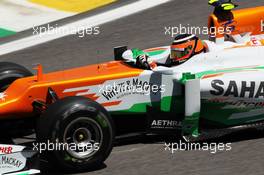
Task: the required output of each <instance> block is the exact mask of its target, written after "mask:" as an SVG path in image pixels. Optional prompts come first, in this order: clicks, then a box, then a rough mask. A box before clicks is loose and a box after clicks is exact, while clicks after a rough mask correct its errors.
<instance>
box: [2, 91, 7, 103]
mask: <svg viewBox="0 0 264 175" xmlns="http://www.w3.org/2000/svg"><path fill="white" fill-rule="evenodd" d="M6 97H7V95H6V93H5V92H2V93H0V99H1V101H5V98H6Z"/></svg>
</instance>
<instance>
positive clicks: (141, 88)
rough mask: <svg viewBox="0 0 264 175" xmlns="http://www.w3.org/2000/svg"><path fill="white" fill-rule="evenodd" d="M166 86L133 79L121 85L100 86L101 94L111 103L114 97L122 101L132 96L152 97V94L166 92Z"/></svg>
mask: <svg viewBox="0 0 264 175" xmlns="http://www.w3.org/2000/svg"><path fill="white" fill-rule="evenodd" d="M164 86H165V85H157V84H152V83H149V82H148V81H144V80H139V79H138V78H133V79H130V80H126V81H123V82H120V83H116V82H114V84H108V85H104V86H100V90H99V93H101V94H102V96H103V97H105V99H106V100H108V101H109V100H111V99H113V98H114V97H116V98H117V99H120V98H122V97H124V96H127V95H132V94H133V95H134V94H139V95H150V93H154V94H156V93H158V92H164V91H165V88H164Z"/></svg>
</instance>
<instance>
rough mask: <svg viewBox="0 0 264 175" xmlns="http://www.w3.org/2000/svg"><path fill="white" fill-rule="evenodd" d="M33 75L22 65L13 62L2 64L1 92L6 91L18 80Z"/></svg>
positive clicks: (0, 69) (0, 75)
mask: <svg viewBox="0 0 264 175" xmlns="http://www.w3.org/2000/svg"><path fill="white" fill-rule="evenodd" d="M32 75H33V74H32V73H31V72H30V71H29V70H27V69H26V68H25V67H23V66H21V65H18V64H15V63H11V62H0V92H3V91H5V90H6V89H7V88H8V87H9V85H10V84H11V83H12V82H14V81H15V80H16V79H18V78H23V77H28V76H32Z"/></svg>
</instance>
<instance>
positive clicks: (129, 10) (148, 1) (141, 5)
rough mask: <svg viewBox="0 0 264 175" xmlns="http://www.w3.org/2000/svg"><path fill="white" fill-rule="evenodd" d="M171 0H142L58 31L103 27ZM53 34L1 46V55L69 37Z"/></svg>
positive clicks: (60, 28)
mask: <svg viewBox="0 0 264 175" xmlns="http://www.w3.org/2000/svg"><path fill="white" fill-rule="evenodd" d="M169 1H170V0H140V1H136V2H134V3H131V4H128V5H125V6H122V7H119V8H116V9H113V10H109V11H106V12H103V13H100V14H97V15H94V16H91V17H88V18H85V19H81V20H78V21H75V22H72V23H69V24H67V25H64V26H62V27H58V28H57V30H58V31H61V30H62V31H63V30H64V29H65V28H67V29H73V28H75V29H81V28H90V27H95V26H99V25H102V24H104V23H107V22H110V21H114V20H116V19H120V18H122V17H125V16H129V15H132V14H134V13H138V12H140V11H143V10H146V9H149V8H152V7H155V6H158V5H160V4H163V3H166V2H169ZM50 33H51V32H47V33H42V34H41V36H39V35H33V36H29V37H26V38H22V39H19V40H15V41H11V42H8V43H5V44H2V45H0V55H4V54H7V53H11V52H14V51H18V50H22V49H25V48H28V47H32V46H35V45H38V44H42V43H45V42H48V41H52V40H55V39H58V38H61V37H64V36H67V35H69V33H58V32H54V34H50Z"/></svg>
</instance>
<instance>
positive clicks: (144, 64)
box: [136, 54, 151, 70]
mask: <svg viewBox="0 0 264 175" xmlns="http://www.w3.org/2000/svg"><path fill="white" fill-rule="evenodd" d="M148 58H149V56H148V55H147V54H142V55H139V56H137V58H136V64H137V66H138V67H140V68H143V69H148V70H151V66H150V64H149V62H148Z"/></svg>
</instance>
